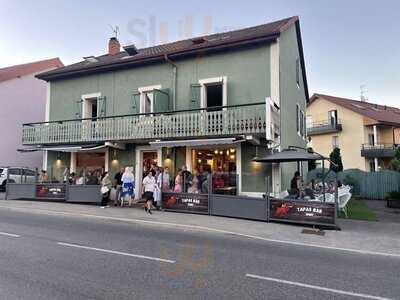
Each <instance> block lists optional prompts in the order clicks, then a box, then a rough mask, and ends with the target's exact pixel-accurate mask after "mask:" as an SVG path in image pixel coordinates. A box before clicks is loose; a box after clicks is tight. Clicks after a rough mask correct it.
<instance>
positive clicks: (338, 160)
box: [329, 147, 343, 173]
mask: <svg viewBox="0 0 400 300" xmlns="http://www.w3.org/2000/svg"><path fill="white" fill-rule="evenodd" d="M329 159H330V161H331V164H330V166H329V169H330V170H332V171H334V172H336V173H337V172H341V171H343V163H342V156H341V155H340V149H339V148H337V147H336V148H335V149H333V150H332V152H331V154H329Z"/></svg>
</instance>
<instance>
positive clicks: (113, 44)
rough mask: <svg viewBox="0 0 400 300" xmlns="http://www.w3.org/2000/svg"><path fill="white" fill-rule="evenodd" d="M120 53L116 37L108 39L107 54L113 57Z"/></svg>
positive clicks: (119, 45)
mask: <svg viewBox="0 0 400 300" xmlns="http://www.w3.org/2000/svg"><path fill="white" fill-rule="evenodd" d="M120 51H121V44H120V43H119V41H118V39H117V38H116V37H112V38H110V40H109V41H108V54H109V55H115V54H118V53H119V52H120Z"/></svg>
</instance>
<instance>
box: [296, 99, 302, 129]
mask: <svg viewBox="0 0 400 300" xmlns="http://www.w3.org/2000/svg"><path fill="white" fill-rule="evenodd" d="M300 112H301V109H300V105H299V104H298V103H296V130H297V135H298V136H301V133H300Z"/></svg>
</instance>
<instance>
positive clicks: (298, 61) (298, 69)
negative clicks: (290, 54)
mask: <svg viewBox="0 0 400 300" xmlns="http://www.w3.org/2000/svg"><path fill="white" fill-rule="evenodd" d="M296 83H297V87H298V88H300V59H299V58H297V59H296Z"/></svg>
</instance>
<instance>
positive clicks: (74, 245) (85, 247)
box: [57, 242, 176, 264]
mask: <svg viewBox="0 0 400 300" xmlns="http://www.w3.org/2000/svg"><path fill="white" fill-rule="evenodd" d="M57 244H58V245H60V246H66V247H73V248H80V249H86V250H93V251H98V252H103V253H109V254H117V255H123V256H130V257H135V258H141V259H147V260H153V261H158V262H165V263H170V264H174V263H175V262H176V261H175V260H170V259H164V258H158V257H152V256H145V255H138V254H132V253H126V252H121V251H114V250H107V249H101V248H94V247H87V246H82V245H77V244H69V243H63V242H58V243H57Z"/></svg>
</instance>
